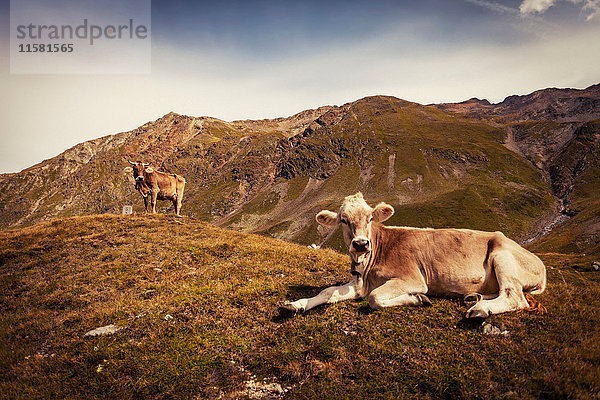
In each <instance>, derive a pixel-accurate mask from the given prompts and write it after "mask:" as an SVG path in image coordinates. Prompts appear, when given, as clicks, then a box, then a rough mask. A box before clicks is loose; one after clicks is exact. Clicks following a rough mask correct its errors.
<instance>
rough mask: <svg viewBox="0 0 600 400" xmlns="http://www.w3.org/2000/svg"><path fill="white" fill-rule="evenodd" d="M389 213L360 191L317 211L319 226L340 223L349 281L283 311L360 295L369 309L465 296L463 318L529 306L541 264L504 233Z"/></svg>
mask: <svg viewBox="0 0 600 400" xmlns="http://www.w3.org/2000/svg"><path fill="white" fill-rule="evenodd" d="M393 214H394V209H393V207H392V206H390V205H388V204H385V203H380V204H378V205H377V206H376V207H375V208H371V207H369V205H368V204H367V203H366V202H365V200H364V199H363V195H362V194H361V193H357V194H355V195H353V196H348V197H346V198H345V199H344V202H343V203H342V206H341V208H340V209H339V211H338V212H337V214H336V213H334V212H331V211H321V212H320V213H319V214H317V221H318V222H319V223H320V224H323V225H326V226H336V225H338V224H341V225H342V227H343V235H344V241H345V242H346V245H347V246H348V250H349V251H350V257H351V259H352V267H351V270H352V275H353V276H352V279H351V281H350V282H349V283H347V284H345V285H342V286H332V287H329V288H327V289H325V290H323V291H322V292H321V293H319V294H318V295H317V296H315V297H311V298H305V299H300V300H297V301H294V302H287V303H285V304H284V305H283V306H282V307H281V308H280V312H281V313H283V314H289V313H290V312H291V313H294V312H298V311H307V310H310V309H311V308H313V307H316V306H318V305H320V304H324V303H335V302H338V301H342V300H349V299H357V298H365V297H368V301H369V305H370V306H371V307H372V308H374V309H379V308H382V307H392V306H399V305H414V306H421V305H430V304H431V302H430V301H429V299H428V298H427V296H426V295H432V296H439V297H460V296H462V297H463V298H464V300H465V303H467V305H468V306H469V307H470V308H469V309H468V311H467V314H466V317H467V318H486V317H488V316H489V315H491V314H499V313H503V312H507V311H514V310H517V309H521V308H526V307H528V306H529V304H528V302H527V300H526V299H525V296H524V293H531V294H538V293H542V292H543V291H544V289H545V288H546V267H545V266H544V264H543V263H542V261H541V260H540V259H539V258H538V257H537V256H535V255H534V254H532V253H531V252H529V251H528V250H526V249H524V248H523V247H521V246H519V245H518V244H517V243H516V242H514V241H512V240H511V239H508V238H507V237H506V236H504V235H503V234H502V233H501V232H481V231H474V230H469V229H429V228H427V229H422V228H409V227H391V226H390V227H388V226H383V225H381V224H380V223H381V222H383V221H385V220H387V219H388V218H390V217H391V216H392V215H393Z"/></svg>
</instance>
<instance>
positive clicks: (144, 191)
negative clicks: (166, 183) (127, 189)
mask: <svg viewBox="0 0 600 400" xmlns="http://www.w3.org/2000/svg"><path fill="white" fill-rule="evenodd" d="M136 186H137V189H138V190H139V191H140V193H141V194H142V196H144V197H146V196H148V193H149V192H150V188H149V187H148V185H146V182H143V181H142V182H137V183H136Z"/></svg>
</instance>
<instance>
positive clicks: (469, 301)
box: [463, 293, 483, 308]
mask: <svg viewBox="0 0 600 400" xmlns="http://www.w3.org/2000/svg"><path fill="white" fill-rule="evenodd" d="M482 299H483V296H481V295H480V294H479V293H469V294H466V295H465V297H463V301H464V303H465V305H466V306H467V307H469V308H471V307H473V306H474V305H475V304H477V303H479V302H480V301H481V300H482Z"/></svg>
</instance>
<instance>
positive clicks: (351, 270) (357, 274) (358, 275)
mask: <svg viewBox="0 0 600 400" xmlns="http://www.w3.org/2000/svg"><path fill="white" fill-rule="evenodd" d="M351 260H352V259H351ZM359 265H360V263H357V262H356V261H354V260H352V264H350V274H352V275H353V276H356V277H357V278H360V272H358V271H357V270H356V267H358V266H359Z"/></svg>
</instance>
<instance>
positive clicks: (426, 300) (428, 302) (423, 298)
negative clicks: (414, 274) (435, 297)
mask: <svg viewBox="0 0 600 400" xmlns="http://www.w3.org/2000/svg"><path fill="white" fill-rule="evenodd" d="M415 296H417V298H418V299H419V301H420V302H421V305H422V306H424V307H429V306H431V300H429V297H427V296H425V295H424V294H421V293H419V294H416V295H415Z"/></svg>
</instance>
